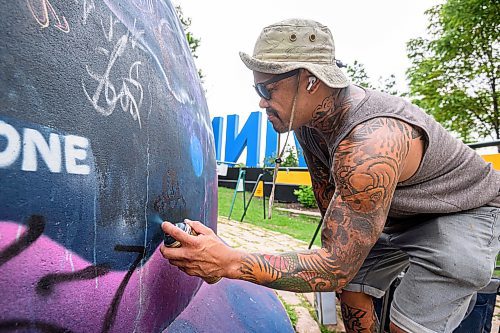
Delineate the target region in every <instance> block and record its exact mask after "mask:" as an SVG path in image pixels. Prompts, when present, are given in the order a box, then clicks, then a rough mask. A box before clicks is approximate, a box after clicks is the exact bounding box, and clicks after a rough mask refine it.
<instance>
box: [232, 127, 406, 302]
mask: <svg viewBox="0 0 500 333" xmlns="http://www.w3.org/2000/svg"><path fill="white" fill-rule="evenodd" d="M412 134H413V135H414V133H412V128H411V126H409V125H408V124H406V123H404V122H402V121H399V120H397V119H392V118H375V119H372V120H369V121H367V122H365V123H363V124H361V125H358V126H357V127H356V128H355V129H354V130H353V131H352V132H351V133H350V134H349V135H348V136H347V137H346V138H345V139H344V140H343V141H342V142H341V144H340V145H339V146H338V147H337V149H336V151H335V154H334V157H333V161H334V162H333V166H332V170H331V173H332V174H333V179H334V182H335V186H334V187H331V186H330V185H328V184H327V183H325V182H328V181H329V179H330V177H329V174H325V171H320V172H323V174H321V173H320V174H315V175H314V176H313V177H316V178H315V181H314V182H313V183H314V184H315V189H314V192H315V194H316V198H317V199H318V203H319V204H320V207H321V205H324V201H325V200H328V201H329V205H328V209H327V210H326V211H325V212H324V222H323V230H322V237H321V239H322V244H323V246H322V248H321V249H319V250H311V251H305V252H296V253H285V254H281V255H267V254H248V255H245V256H244V257H243V260H242V263H241V267H240V278H241V279H243V280H247V281H251V282H254V283H258V284H262V285H265V286H268V287H271V288H275V289H285V290H290V291H296V292H309V291H332V290H338V289H341V288H342V287H343V286H345V285H346V284H347V283H348V282H349V281H350V280H351V279H352V277H353V276H354V274H355V273H356V272H357V271H358V270H359V268H360V267H361V265H362V263H363V261H364V259H365V258H366V256H367V255H368V252H369V251H370V249H371V248H372V246H373V245H374V244H375V242H376V241H377V239H378V237H379V236H380V233H381V232H382V229H383V226H384V224H385V220H386V217H387V213H388V210H389V207H390V202H391V200H392V196H393V193H394V189H395V187H396V184H397V181H398V178H399V174H400V171H401V169H402V167H403V166H404V163H405V160H406V157H407V155H408V151H409V148H410V142H411V139H412ZM310 161H312V162H313V163H315V162H317V161H315V160H314V158H312V159H310ZM308 162H309V161H308ZM308 166H309V168H310V169H311V166H310V165H308ZM319 170H322V169H321V168H319ZM333 188H334V189H335V192H334V193H333V194H331V192H330V193H329V192H328V191H332V189H333Z"/></svg>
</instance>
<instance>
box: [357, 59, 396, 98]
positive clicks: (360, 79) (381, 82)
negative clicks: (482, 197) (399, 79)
mask: <svg viewBox="0 0 500 333" xmlns="http://www.w3.org/2000/svg"><path fill="white" fill-rule="evenodd" d="M347 74H348V75H349V77H350V79H351V81H352V82H353V83H355V84H357V85H358V86H361V87H363V88H368V89H375V90H379V91H383V92H386V93H388V94H391V95H401V94H400V93H399V92H398V90H397V88H396V76H395V75H394V74H391V75H390V76H389V77H388V78H383V77H379V79H378V82H377V84H375V85H374V84H372V83H371V80H370V77H369V76H368V74H366V69H365V65H364V64H362V63H360V62H358V61H357V60H354V63H353V64H352V65H347Z"/></svg>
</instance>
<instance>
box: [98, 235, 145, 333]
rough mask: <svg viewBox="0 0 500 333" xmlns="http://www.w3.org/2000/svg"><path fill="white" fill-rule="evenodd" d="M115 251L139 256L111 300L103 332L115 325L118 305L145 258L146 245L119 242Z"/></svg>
mask: <svg viewBox="0 0 500 333" xmlns="http://www.w3.org/2000/svg"><path fill="white" fill-rule="evenodd" d="M115 251H119V252H133V253H137V258H135V260H134V262H133V263H132V265H131V266H130V268H129V270H128V271H127V274H125V276H124V278H123V280H122V282H121V283H120V286H119V287H118V289H117V290H116V293H115V296H114V297H113V301H112V302H111V305H110V306H109V308H108V311H106V316H105V317H104V325H103V328H102V332H103V333H106V332H109V330H110V329H111V327H113V324H114V322H115V319H116V313H117V312H118V306H119V305H120V301H121V299H122V297H123V293H124V292H125V287H126V286H127V284H128V282H129V280H130V278H131V277H132V274H133V273H134V271H135V269H136V267H137V266H138V265H139V263H140V262H141V260H142V258H144V253H145V247H144V246H128V245H120V244H118V245H116V246H115Z"/></svg>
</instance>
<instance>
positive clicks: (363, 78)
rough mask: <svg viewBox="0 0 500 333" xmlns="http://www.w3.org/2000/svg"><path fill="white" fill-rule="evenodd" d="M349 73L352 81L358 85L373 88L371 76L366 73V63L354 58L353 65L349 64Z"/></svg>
mask: <svg viewBox="0 0 500 333" xmlns="http://www.w3.org/2000/svg"><path fill="white" fill-rule="evenodd" d="M347 74H348V75H349V78H350V79H351V81H352V82H353V83H355V84H357V85H358V86H361V87H364V88H369V89H373V85H372V84H371V83H370V78H369V77H368V74H366V69H365V65H363V64H362V63H360V62H358V61H357V60H354V63H353V64H352V65H347Z"/></svg>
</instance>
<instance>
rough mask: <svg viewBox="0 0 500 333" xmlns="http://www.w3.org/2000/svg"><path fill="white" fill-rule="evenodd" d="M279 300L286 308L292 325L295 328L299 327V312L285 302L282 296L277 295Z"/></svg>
mask: <svg viewBox="0 0 500 333" xmlns="http://www.w3.org/2000/svg"><path fill="white" fill-rule="evenodd" d="M277 296H278V298H279V300H280V301H281V304H283V307H284V308H285V311H286V313H287V315H288V318H290V321H291V323H292V326H293V328H296V327H297V320H298V318H297V312H296V311H295V309H294V308H293V306H291V305H289V304H288V303H287V302H285V300H283V298H282V297H281V296H280V295H277Z"/></svg>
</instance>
